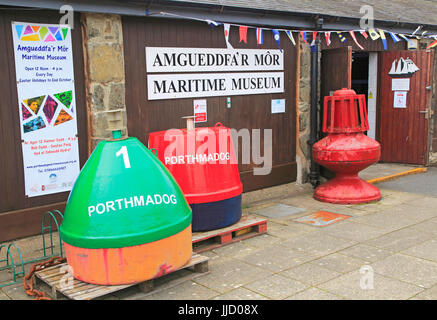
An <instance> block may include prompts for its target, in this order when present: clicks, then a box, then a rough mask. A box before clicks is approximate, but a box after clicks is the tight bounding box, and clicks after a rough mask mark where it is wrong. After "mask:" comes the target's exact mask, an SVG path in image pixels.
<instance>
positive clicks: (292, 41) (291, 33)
mask: <svg viewBox="0 0 437 320" xmlns="http://www.w3.org/2000/svg"><path fill="white" fill-rule="evenodd" d="M285 33H286V34H287V36H288V38H289V39H290V41H291V43H293V46H295V45H296V41H294V37H293V32H291V31H290V30H287V31H285Z"/></svg>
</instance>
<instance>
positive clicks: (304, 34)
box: [300, 31, 308, 44]
mask: <svg viewBox="0 0 437 320" xmlns="http://www.w3.org/2000/svg"><path fill="white" fill-rule="evenodd" d="M300 35H301V36H302V39H303V42H305V43H306V44H308V42H307V33H306V31H301V32H300Z"/></svg>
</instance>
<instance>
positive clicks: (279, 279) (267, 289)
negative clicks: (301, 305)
mask: <svg viewBox="0 0 437 320" xmlns="http://www.w3.org/2000/svg"><path fill="white" fill-rule="evenodd" d="M245 287H246V288H248V289H250V290H252V291H254V292H257V293H259V294H261V295H263V296H265V297H268V298H271V299H275V300H281V299H285V298H287V297H289V296H291V295H294V294H296V293H298V292H300V291H303V290H305V289H307V288H308V287H309V286H308V285H306V284H304V283H302V282H299V281H296V280H293V279H290V278H287V277H284V276H281V275H278V274H274V275H271V276H269V277H267V278H264V279H260V280H257V281H254V282H251V283H249V284H247V285H245Z"/></svg>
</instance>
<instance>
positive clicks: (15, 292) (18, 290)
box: [2, 282, 34, 300]
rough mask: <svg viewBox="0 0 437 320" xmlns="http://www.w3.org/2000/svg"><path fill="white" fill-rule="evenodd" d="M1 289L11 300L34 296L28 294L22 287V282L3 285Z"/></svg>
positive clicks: (31, 298)
mask: <svg viewBox="0 0 437 320" xmlns="http://www.w3.org/2000/svg"><path fill="white" fill-rule="evenodd" d="M2 291H3V293H4V294H6V295H7V296H8V297H10V298H11V299H12V300H33V299H34V298H33V297H31V296H28V295H27V294H26V292H25V291H24V288H23V283H22V282H20V283H18V284H14V285H11V286H7V287H3V288H2Z"/></svg>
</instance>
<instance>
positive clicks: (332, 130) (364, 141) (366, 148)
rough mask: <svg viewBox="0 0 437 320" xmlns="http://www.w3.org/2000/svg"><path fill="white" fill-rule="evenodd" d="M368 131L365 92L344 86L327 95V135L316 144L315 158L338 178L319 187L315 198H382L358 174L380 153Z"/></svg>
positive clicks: (350, 200) (347, 201)
mask: <svg viewBox="0 0 437 320" xmlns="http://www.w3.org/2000/svg"><path fill="white" fill-rule="evenodd" d="M367 130H369V121H368V119H367V110H366V100H365V96H364V95H362V94H359V95H357V94H356V93H355V91H354V90H351V89H346V88H343V89H341V90H337V91H335V92H334V94H333V95H332V96H327V97H325V99H324V106H323V132H326V133H328V136H327V137H325V138H323V139H322V140H320V141H318V142H317V143H315V144H314V145H313V159H314V161H315V162H317V163H318V164H320V165H322V166H324V167H326V168H328V169H329V170H331V171H333V172H334V173H335V178H333V179H331V180H329V181H328V182H326V183H324V184H322V185H321V186H319V187H317V188H316V190H315V191H314V198H315V199H317V200H319V201H323V202H331V203H338V204H350V203H365V202H371V201H376V200H379V199H381V192H380V191H379V189H378V188H376V187H375V186H373V185H371V184H370V183H368V182H366V181H364V180H363V179H361V178H360V177H358V173H359V172H360V171H361V170H363V169H365V168H367V167H368V166H370V165H371V164H373V163H375V162H378V160H379V158H380V156H381V146H380V144H379V143H378V142H377V141H375V140H373V139H371V138H369V137H368V136H366V135H365V134H364V132H365V131H367Z"/></svg>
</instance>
